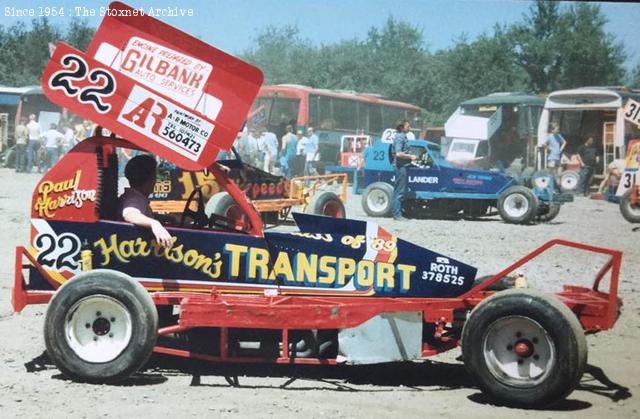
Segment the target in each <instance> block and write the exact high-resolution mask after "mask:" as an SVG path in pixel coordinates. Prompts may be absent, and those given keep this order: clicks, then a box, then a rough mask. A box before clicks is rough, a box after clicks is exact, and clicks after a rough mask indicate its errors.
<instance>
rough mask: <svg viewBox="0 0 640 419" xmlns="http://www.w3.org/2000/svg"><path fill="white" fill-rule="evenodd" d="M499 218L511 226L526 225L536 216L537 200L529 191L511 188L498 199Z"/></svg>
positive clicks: (525, 188) (515, 187) (522, 187)
mask: <svg viewBox="0 0 640 419" xmlns="http://www.w3.org/2000/svg"><path fill="white" fill-rule="evenodd" d="M497 206H498V213H499V214H500V217H502V219H503V220H504V221H505V222H507V223H513V224H528V223H530V222H531V221H533V219H534V218H535V216H536V215H538V198H537V197H536V196H535V195H534V193H533V192H532V191H531V189H529V188H527V187H524V186H511V187H510V188H508V189H507V190H505V191H504V192H502V194H500V197H498V203H497Z"/></svg>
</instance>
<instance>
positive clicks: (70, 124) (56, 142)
mask: <svg viewBox="0 0 640 419" xmlns="http://www.w3.org/2000/svg"><path fill="white" fill-rule="evenodd" d="M93 129H94V124H93V123H92V122H91V121H88V120H84V121H82V120H74V119H62V120H60V121H59V123H50V124H49V126H47V127H43V126H41V124H40V123H39V121H38V119H37V118H36V115H34V114H31V115H29V119H28V120H27V118H24V117H23V118H21V119H20V122H19V123H18V125H16V128H15V141H16V149H15V152H16V153H15V170H16V172H17V173H30V172H31V171H32V170H34V169H35V170H37V171H38V172H39V173H44V172H46V171H47V170H49V169H50V168H51V167H52V166H53V165H54V164H56V162H57V161H58V160H59V159H60V158H61V157H62V156H63V155H65V154H66V153H67V152H69V150H71V149H72V148H73V146H75V145H76V144H78V143H79V142H80V141H82V140H84V139H85V138H87V137H89V136H91V135H92V133H93Z"/></svg>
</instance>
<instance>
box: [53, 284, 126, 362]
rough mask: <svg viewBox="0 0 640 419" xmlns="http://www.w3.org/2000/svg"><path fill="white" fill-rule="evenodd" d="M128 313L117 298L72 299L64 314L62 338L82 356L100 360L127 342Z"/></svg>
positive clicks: (112, 356) (110, 357)
mask: <svg viewBox="0 0 640 419" xmlns="http://www.w3.org/2000/svg"><path fill="white" fill-rule="evenodd" d="M131 328H132V327H131V314H130V313H129V310H127V308H126V307H125V306H124V305H123V304H122V303H120V302H119V301H118V300H116V299H114V298H111V297H109V296H106V295H101V294H97V295H92V296H90V297H85V298H83V299H82V300H80V301H78V302H76V303H75V304H74V305H73V307H71V310H69V313H68V314H67V316H66V318H65V338H66V340H67V344H68V345H69V347H70V348H71V350H72V351H73V352H74V353H75V354H76V355H77V356H78V357H80V358H81V359H82V360H84V361H87V362H91V363H104V362H109V361H112V360H114V359H115V358H117V357H118V356H119V355H120V354H121V353H122V351H124V350H125V348H126V347H127V346H128V345H129V343H130V342H131Z"/></svg>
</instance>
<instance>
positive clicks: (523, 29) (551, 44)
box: [509, 0, 562, 92]
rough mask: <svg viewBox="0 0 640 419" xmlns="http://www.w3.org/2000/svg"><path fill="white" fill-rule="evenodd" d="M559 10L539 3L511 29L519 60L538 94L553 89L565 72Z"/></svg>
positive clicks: (540, 1) (551, 3)
mask: <svg viewBox="0 0 640 419" xmlns="http://www.w3.org/2000/svg"><path fill="white" fill-rule="evenodd" d="M559 9H560V5H559V3H556V2H550V1H542V0H538V1H537V2H536V4H535V5H533V6H531V8H530V9H529V12H530V16H528V17H525V20H524V22H523V23H520V24H517V25H514V26H513V27H512V28H511V30H510V34H509V36H510V37H511V38H512V39H513V50H514V52H515V54H516V57H517V60H518V62H519V63H520V65H521V66H522V68H523V69H524V70H525V71H526V72H527V74H528V75H529V78H530V84H531V87H532V89H533V90H534V91H536V92H548V91H550V90H553V89H554V88H555V84H556V82H557V78H558V76H559V74H560V72H561V65H562V54H561V51H560V42H559V39H558V36H557V32H558V31H559V30H561V29H562V28H561V24H560V13H559Z"/></svg>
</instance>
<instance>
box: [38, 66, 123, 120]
mask: <svg viewBox="0 0 640 419" xmlns="http://www.w3.org/2000/svg"><path fill="white" fill-rule="evenodd" d="M60 62H61V63H62V65H63V66H64V67H65V69H64V70H59V71H56V72H55V73H53V75H52V76H51V78H50V79H49V87H50V88H51V89H53V90H62V91H63V92H64V93H65V94H66V95H67V96H70V97H75V96H78V100H79V101H80V102H82V103H90V104H91V105H93V107H94V108H95V110H96V111H98V112H100V113H107V112H109V110H110V109H111V105H110V104H108V103H104V102H103V101H102V98H103V97H107V96H111V95H112V94H113V92H115V90H116V80H115V78H114V77H113V75H112V74H111V73H110V72H108V71H107V70H104V69H101V68H95V69H93V70H91V71H89V66H88V65H87V62H86V61H85V60H84V59H83V58H82V57H80V56H78V55H75V54H67V55H65V56H64V57H62V60H60ZM85 78H88V79H89V81H90V82H91V85H89V86H85V87H82V88H79V87H77V86H76V85H74V81H76V80H77V81H80V80H84V79H85Z"/></svg>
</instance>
